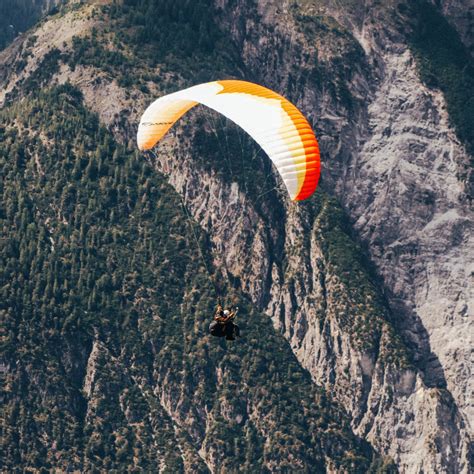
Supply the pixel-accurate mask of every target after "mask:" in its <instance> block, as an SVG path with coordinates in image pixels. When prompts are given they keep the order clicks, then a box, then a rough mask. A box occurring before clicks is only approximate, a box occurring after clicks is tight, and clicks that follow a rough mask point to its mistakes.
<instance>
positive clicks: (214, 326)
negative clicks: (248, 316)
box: [209, 301, 240, 341]
mask: <svg viewBox="0 0 474 474" xmlns="http://www.w3.org/2000/svg"><path fill="white" fill-rule="evenodd" d="M238 310H239V308H238V307H235V308H229V309H224V308H223V307H222V304H221V302H220V301H219V302H218V303H217V308H216V312H215V313H214V321H212V323H211V324H210V325H209V332H210V333H211V334H212V335H213V336H216V337H224V336H225V338H226V340H228V341H234V340H235V338H236V336H237V337H238V336H240V329H239V327H238V326H237V325H236V324H235V323H234V319H235V317H236V316H237V311H238Z"/></svg>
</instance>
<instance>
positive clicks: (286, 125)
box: [137, 80, 320, 201]
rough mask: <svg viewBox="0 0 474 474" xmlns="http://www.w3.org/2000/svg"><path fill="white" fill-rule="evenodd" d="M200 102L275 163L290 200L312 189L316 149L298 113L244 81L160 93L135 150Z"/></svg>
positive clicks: (157, 137) (303, 196) (152, 141)
mask: <svg viewBox="0 0 474 474" xmlns="http://www.w3.org/2000/svg"><path fill="white" fill-rule="evenodd" d="M198 104H203V105H206V106H207V107H209V108H211V109H214V110H216V111H217V112H219V113H221V114H222V115H225V116H226V117H227V118H229V119H230V120H232V121H233V122H235V123H236V124H237V125H239V126H240V127H241V128H243V129H244V130H245V131H246V132H247V133H248V134H249V135H250V136H252V137H253V139H254V140H255V141H256V142H257V143H258V144H259V145H260V146H261V147H262V149H263V150H264V151H265V152H266V153H267V155H268V156H269V157H270V159H271V160H272V161H273V163H274V164H275V166H276V168H277V170H278V172H279V173H280V175H281V177H282V179H283V182H284V183H285V185H286V187H287V189H288V193H289V194H290V198H291V199H292V200H294V201H301V200H303V199H306V198H308V197H309V196H311V195H312V194H313V192H314V191H315V190H316V186H317V184H318V180H319V173H320V162H319V148H318V142H317V141H316V137H315V136H314V132H313V131H312V129H311V126H310V125H309V123H308V121H307V120H306V119H305V117H304V116H303V114H302V113H301V112H300V111H299V110H298V109H297V108H296V107H295V106H294V105H293V104H292V103H291V102H289V101H288V100H286V99H285V98H284V97H282V96H281V95H279V94H277V93H276V92H273V91H271V90H270V89H267V88H266V87H262V86H259V85H257V84H253V83H251V82H245V81H234V80H227V81H215V82H208V83H206V84H199V85H197V86H193V87H190V88H188V89H184V90H181V91H178V92H175V93H173V94H169V95H165V96H163V97H160V98H159V99H157V100H156V101H155V102H153V103H152V104H151V105H150V106H149V107H148V108H147V109H146V111H145V113H144V114H143V116H142V118H141V120H140V125H139V127H138V135H137V142H138V148H139V149H140V150H149V149H151V148H153V147H154V146H155V144H156V143H157V142H158V141H159V140H160V139H161V138H162V137H163V136H164V135H165V134H166V132H167V131H168V130H169V129H170V128H171V127H172V126H173V124H174V123H175V122H176V121H177V120H178V119H179V118H180V117H181V116H182V115H184V114H185V113H186V112H187V111H188V110H189V109H191V108H192V107H194V106H195V105H198Z"/></svg>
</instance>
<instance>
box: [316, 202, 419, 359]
mask: <svg viewBox="0 0 474 474" xmlns="http://www.w3.org/2000/svg"><path fill="white" fill-rule="evenodd" d="M318 200H320V201H322V202H321V203H319V202H318V203H317V207H318V209H320V210H319V212H318V217H317V227H316V229H315V231H316V233H317V239H318V242H319V244H320V247H321V250H322V251H323V254H324V258H325V265H326V267H327V268H326V270H327V272H328V274H329V275H335V276H336V277H337V280H338V284H339V286H340V290H336V293H335V294H334V295H332V296H333V298H334V299H335V300H337V304H338V307H339V308H340V310H339V311H338V314H339V316H338V319H339V322H340V324H341V326H342V327H345V328H346V330H347V331H348V332H349V333H350V334H351V335H352V337H353V339H354V343H355V345H356V347H358V348H359V349H360V350H362V351H364V352H368V353H371V354H372V355H374V356H375V357H379V359H380V360H382V361H386V362H388V363H394V364H396V365H398V366H399V367H402V368H408V367H410V360H409V355H408V353H407V349H406V348H405V346H404V345H403V343H402V341H401V338H400V336H399V335H398V334H397V333H396V331H395V330H394V328H393V326H392V324H391V322H390V319H391V318H390V315H389V313H388V310H387V303H386V302H385V301H384V299H383V297H382V294H383V293H382V289H381V288H380V287H379V286H378V285H377V283H376V280H377V278H376V274H375V271H374V269H373V267H372V265H371V264H370V262H369V260H368V259H367V257H366V255H365V254H364V253H363V252H362V250H361V249H360V247H358V246H357V245H356V244H355V242H354V241H353V240H352V238H351V235H350V233H351V231H350V227H349V224H348V219H347V217H346V216H345V214H344V211H343V210H342V209H341V207H340V205H339V204H338V203H337V201H336V200H335V199H334V198H330V197H328V196H326V195H321V194H320V195H319V196H318Z"/></svg>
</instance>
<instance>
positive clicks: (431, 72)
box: [408, 1, 474, 155]
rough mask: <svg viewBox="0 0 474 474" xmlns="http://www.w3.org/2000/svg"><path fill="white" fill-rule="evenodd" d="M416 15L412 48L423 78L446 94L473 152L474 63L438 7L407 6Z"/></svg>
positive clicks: (455, 121)
mask: <svg viewBox="0 0 474 474" xmlns="http://www.w3.org/2000/svg"><path fill="white" fill-rule="evenodd" d="M408 13H409V14H410V16H411V18H414V24H413V33H412V34H411V37H410V44H411V48H412V50H413V52H414V54H415V58H416V61H417V64H418V68H419V71H420V75H421V79H422V80H423V81H424V82H425V83H426V84H427V85H428V86H429V87H433V88H439V89H441V91H442V92H443V94H444V97H445V99H446V104H447V107H448V112H449V117H450V119H451V122H452V125H453V126H454V128H455V129H456V132H457V134H458V136H459V138H460V140H461V141H462V142H463V143H464V144H465V145H466V147H467V149H468V151H469V153H470V154H471V155H472V154H474V114H473V113H472V111H473V110H474V63H473V60H472V57H471V55H470V54H469V52H468V51H467V49H466V47H465V46H464V45H463V44H462V43H461V40H460V39H459V36H458V34H457V32H456V31H455V30H454V28H453V27H452V26H451V25H450V24H449V23H448V22H447V21H446V19H445V18H444V17H443V16H442V15H441V13H439V12H438V11H437V10H436V8H435V7H434V6H433V5H431V4H429V3H428V2H424V1H417V2H413V4H411V5H410V8H409V9H408Z"/></svg>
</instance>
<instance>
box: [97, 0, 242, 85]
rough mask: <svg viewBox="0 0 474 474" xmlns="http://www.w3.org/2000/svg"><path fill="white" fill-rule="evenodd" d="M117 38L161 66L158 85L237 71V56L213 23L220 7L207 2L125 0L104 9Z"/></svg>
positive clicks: (191, 81) (195, 81)
mask: <svg viewBox="0 0 474 474" xmlns="http://www.w3.org/2000/svg"><path fill="white" fill-rule="evenodd" d="M104 12H107V13H108V14H109V15H110V17H111V18H112V19H113V20H115V21H116V27H115V28H116V36H117V40H118V42H120V43H123V44H125V45H126V46H127V47H128V48H130V51H131V54H132V56H133V57H135V58H139V59H140V60H142V61H144V62H145V63H147V64H148V65H149V66H151V67H152V68H153V67H155V66H159V67H160V70H161V71H162V73H165V74H166V73H167V74H169V75H170V76H169V79H171V80H169V81H167V80H166V79H165V78H164V77H163V76H164V75H165V74H162V77H161V81H162V87H163V88H165V89H170V90H171V89H173V88H178V87H179V86H180V84H182V81H183V80H184V81H185V82H189V84H190V85H191V84H199V83H200V82H207V81H212V80H216V77H217V78H219V79H223V78H225V77H226V76H228V75H234V74H235V73H236V67H235V66H233V65H234V64H238V60H237V54H236V51H235V49H234V47H233V44H232V41H231V40H230V38H229V36H227V35H225V34H224V33H223V32H222V31H221V30H220V29H219V27H218V25H217V19H218V17H219V11H218V10H217V9H216V8H215V7H214V6H212V5H211V4H210V3H209V2H208V1H206V0H193V1H189V0H178V1H176V0H160V1H154V0H124V1H123V2H115V3H114V4H113V5H112V6H106V7H104Z"/></svg>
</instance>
